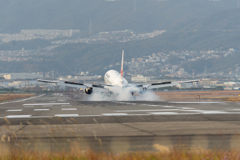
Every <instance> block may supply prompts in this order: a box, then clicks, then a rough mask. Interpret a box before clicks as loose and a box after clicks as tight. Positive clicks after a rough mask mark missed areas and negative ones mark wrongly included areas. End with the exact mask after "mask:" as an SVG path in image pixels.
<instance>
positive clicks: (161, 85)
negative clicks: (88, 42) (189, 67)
mask: <svg viewBox="0 0 240 160" xmlns="http://www.w3.org/2000/svg"><path fill="white" fill-rule="evenodd" d="M193 82H199V80H189V81H178V82H170V81H169V82H160V83H152V84H143V85H132V86H135V87H138V88H143V90H148V89H150V90H151V89H157V88H164V87H173V86H177V85H179V84H181V83H193Z"/></svg>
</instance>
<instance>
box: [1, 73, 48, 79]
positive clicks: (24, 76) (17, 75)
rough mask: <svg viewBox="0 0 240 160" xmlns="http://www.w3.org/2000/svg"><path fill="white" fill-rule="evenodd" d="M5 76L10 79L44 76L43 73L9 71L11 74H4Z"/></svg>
mask: <svg viewBox="0 0 240 160" xmlns="http://www.w3.org/2000/svg"><path fill="white" fill-rule="evenodd" d="M3 77H4V78H5V79H8V80H14V79H22V80H23V79H38V78H43V73H9V74H4V75H3Z"/></svg>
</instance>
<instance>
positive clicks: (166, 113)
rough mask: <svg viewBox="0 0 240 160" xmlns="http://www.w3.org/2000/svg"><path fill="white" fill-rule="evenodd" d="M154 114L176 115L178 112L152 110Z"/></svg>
mask: <svg viewBox="0 0 240 160" xmlns="http://www.w3.org/2000/svg"><path fill="white" fill-rule="evenodd" d="M150 114H152V115H176V114H178V113H176V112H150Z"/></svg>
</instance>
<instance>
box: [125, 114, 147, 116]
mask: <svg viewBox="0 0 240 160" xmlns="http://www.w3.org/2000/svg"><path fill="white" fill-rule="evenodd" d="M150 115H151V114H127V116H150Z"/></svg>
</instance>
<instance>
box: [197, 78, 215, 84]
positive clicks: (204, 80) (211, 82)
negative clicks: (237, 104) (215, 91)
mask: <svg viewBox="0 0 240 160" xmlns="http://www.w3.org/2000/svg"><path fill="white" fill-rule="evenodd" d="M217 82H218V81H214V80H210V79H208V78H203V79H202V80H200V81H199V84H200V85H201V86H216V85H217Z"/></svg>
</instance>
